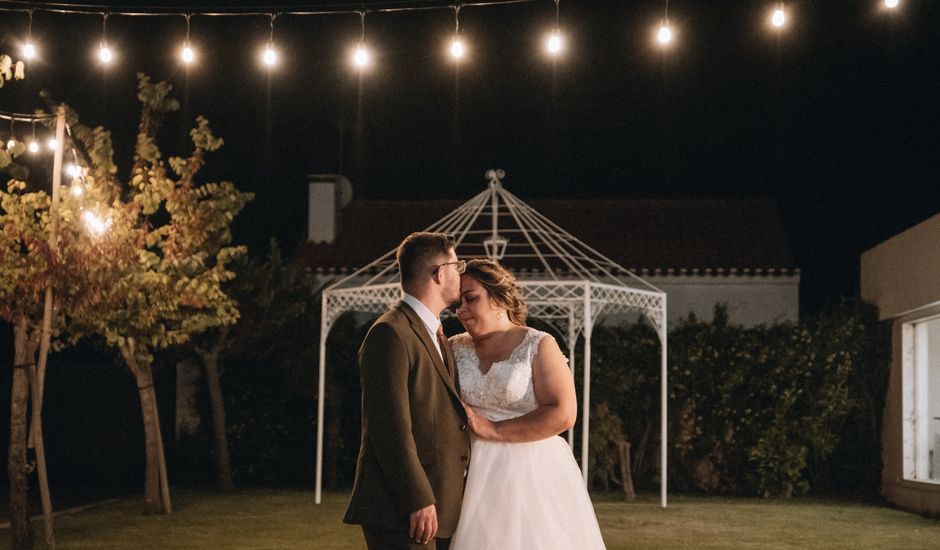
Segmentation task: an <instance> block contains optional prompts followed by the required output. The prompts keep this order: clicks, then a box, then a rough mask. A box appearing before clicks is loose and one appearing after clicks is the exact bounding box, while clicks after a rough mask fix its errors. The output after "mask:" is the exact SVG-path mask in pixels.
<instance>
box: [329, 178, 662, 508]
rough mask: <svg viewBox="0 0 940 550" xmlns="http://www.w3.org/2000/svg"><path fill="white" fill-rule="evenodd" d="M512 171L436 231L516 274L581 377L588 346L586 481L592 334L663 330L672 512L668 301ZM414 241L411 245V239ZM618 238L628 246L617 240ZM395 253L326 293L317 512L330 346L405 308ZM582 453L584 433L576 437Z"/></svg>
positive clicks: (469, 254)
mask: <svg viewBox="0 0 940 550" xmlns="http://www.w3.org/2000/svg"><path fill="white" fill-rule="evenodd" d="M504 176H505V174H504V172H503V171H502V170H489V171H487V172H486V178H487V179H488V180H489V185H488V186H487V189H486V190H485V191H483V192H482V193H480V194H478V195H477V196H475V197H473V198H472V199H470V200H469V201H467V202H465V203H464V204H463V205H461V206H459V207H458V208H457V209H455V210H454V211H452V212H451V213H450V214H448V215H447V216H444V217H443V218H441V219H440V220H438V221H437V222H436V223H434V224H433V225H431V226H430V227H428V228H427V229H426V231H435V232H442V233H451V234H453V235H454V236H455V237H456V240H457V250H456V251H457V256H458V257H459V258H462V259H468V258H474V257H487V258H491V259H493V260H497V261H499V262H500V263H501V264H502V265H504V266H505V267H507V268H509V269H511V270H512V271H513V272H514V274H515V275H516V280H517V282H518V284H519V286H520V288H521V289H522V291H523V293H524V295H525V300H526V304H527V305H528V310H529V316H530V317H533V318H538V319H541V320H542V321H545V322H546V323H548V324H549V325H551V326H552V327H553V328H554V329H555V330H556V331H557V335H558V336H559V338H560V339H561V342H563V343H564V345H565V347H566V348H567V349H568V358H569V361H570V366H571V374H572V376H574V375H575V354H574V352H575V345H576V343H577V340H578V337H579V336H581V335H583V336H584V349H583V356H584V365H583V366H582V376H583V379H584V382H583V385H582V395H581V404H582V409H583V411H582V413H581V418H580V421H581V422H582V424H583V425H582V430H581V473H582V475H583V476H584V480H585V483H587V479H588V436H589V423H590V417H589V414H590V406H591V333H592V331H593V327H594V325H595V324H596V323H597V322H598V321H600V320H601V319H602V318H603V317H605V316H610V315H617V314H627V315H630V314H639V315H642V316H644V317H645V318H646V319H647V320H648V322H649V323H650V324H651V325H652V326H653V328H655V329H656V332H657V333H658V334H659V339H660V343H661V350H662V353H661V367H662V376H661V378H662V384H661V396H660V399H661V407H660V409H661V413H660V414H661V417H660V422H661V437H660V440H661V452H660V458H661V463H660V484H661V487H660V499H661V505H662V506H663V507H665V506H666V456H667V452H666V403H667V392H666V388H667V384H666V381H667V372H666V330H667V327H666V294H665V293H664V292H663V291H661V290H659V289H658V288H656V287H654V286H653V285H651V284H649V283H647V282H646V281H644V280H643V279H641V278H639V277H637V276H636V275H634V274H633V273H631V272H630V271H628V270H627V269H625V268H623V267H621V266H620V265H618V264H616V263H615V262H614V261H612V260H610V259H609V258H607V257H606V256H604V255H603V254H601V253H600V252H597V251H596V250H594V249H593V248H591V247H590V246H588V245H586V244H584V243H583V242H581V241H580V240H578V239H577V238H575V237H574V236H572V235H571V234H569V233H567V232H566V231H565V230H564V229H562V228H561V227H559V226H558V225H556V224H555V223H553V222H552V221H550V220H549V219H547V218H545V217H544V216H542V215H541V214H539V213H538V212H537V211H535V210H534V209H532V207H530V206H529V205H527V204H525V203H524V202H522V201H521V200H519V198H517V197H516V196H515V195H513V194H512V193H510V192H509V191H506V189H504V188H503V185H502V182H501V180H502V178H503V177H504ZM402 237H404V235H402ZM610 238H612V239H615V238H624V236H622V235H611V236H610ZM399 283H400V277H399V272H398V265H397V263H396V261H395V250H391V251H389V252H388V253H386V254H384V255H383V256H381V257H380V258H378V259H376V260H375V261H373V262H372V263H370V264H369V265H367V266H365V267H362V268H360V269H357V270H356V271H354V272H352V273H351V274H350V275H348V276H346V277H344V278H342V279H340V280H339V281H337V282H336V283H334V284H332V285H330V286H329V287H327V288H326V289H325V290H324V291H323V303H322V316H321V320H320V372H319V382H318V391H317V469H316V495H315V499H316V502H317V503H318V504H319V503H320V498H321V488H322V471H323V468H322V463H323V409H324V406H323V405H324V398H325V396H324V388H325V380H326V341H327V336H328V335H329V332H330V329H331V328H332V327H333V324H334V323H335V322H336V320H337V319H338V318H339V317H340V316H341V315H342V314H343V313H346V312H349V311H355V312H364V313H374V314H381V313H382V312H384V311H385V310H386V309H388V308H389V307H391V306H392V305H394V304H395V303H397V302H398V301H399V300H400V299H401V287H400V285H399ZM568 443H569V444H570V445H572V447H574V430H571V431H569V432H568Z"/></svg>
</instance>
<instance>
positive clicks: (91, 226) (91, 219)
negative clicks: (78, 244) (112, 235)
mask: <svg viewBox="0 0 940 550" xmlns="http://www.w3.org/2000/svg"><path fill="white" fill-rule="evenodd" d="M82 221H83V222H85V227H86V228H87V229H88V231H90V232H91V233H92V234H93V235H95V236H96V237H100V236H101V235H104V233H105V232H106V231H107V230H108V228H109V227H111V220H110V219H107V220H106V219H102V218H101V216H99V215H97V214H95V213H94V212H92V211H91V210H84V211H83V212H82Z"/></svg>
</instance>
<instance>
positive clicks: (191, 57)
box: [180, 13, 196, 65]
mask: <svg viewBox="0 0 940 550" xmlns="http://www.w3.org/2000/svg"><path fill="white" fill-rule="evenodd" d="M185 17H186V40H184V41H183V49H182V50H181V51H180V57H181V58H182V59H183V63H185V64H187V65H189V64H191V63H192V62H193V61H195V60H196V52H194V51H193V47H192V44H190V43H189V19H190V17H191V15H190V14H188V13H187V14H186V15H185Z"/></svg>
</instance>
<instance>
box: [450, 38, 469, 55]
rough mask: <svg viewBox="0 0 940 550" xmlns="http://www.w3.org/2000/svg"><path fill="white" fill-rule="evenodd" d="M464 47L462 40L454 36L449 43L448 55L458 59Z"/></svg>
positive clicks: (463, 51)
mask: <svg viewBox="0 0 940 550" xmlns="http://www.w3.org/2000/svg"><path fill="white" fill-rule="evenodd" d="M465 51H466V50H465V48H464V46H463V42H461V40H460V39H459V38H454V40H453V42H451V43H450V55H451V57H453V58H454V59H460V58H461V57H463V54H464V53H465Z"/></svg>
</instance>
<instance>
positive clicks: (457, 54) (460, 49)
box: [450, 4, 467, 61]
mask: <svg viewBox="0 0 940 550" xmlns="http://www.w3.org/2000/svg"><path fill="white" fill-rule="evenodd" d="M465 53H467V48H466V47H465V46H464V44H463V40H461V39H460V4H457V5H456V6H454V37H453V38H452V39H451V41H450V56H451V57H452V58H454V61H460V60H461V59H462V58H463V56H464V54H465Z"/></svg>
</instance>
